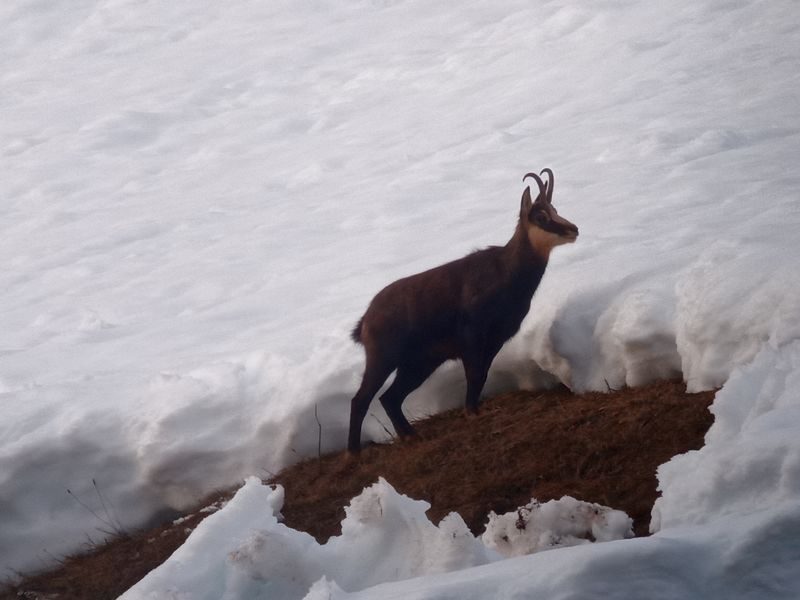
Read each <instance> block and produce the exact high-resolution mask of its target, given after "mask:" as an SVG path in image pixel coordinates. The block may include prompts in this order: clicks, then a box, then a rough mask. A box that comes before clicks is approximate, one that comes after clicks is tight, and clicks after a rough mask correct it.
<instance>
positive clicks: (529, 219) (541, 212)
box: [519, 169, 578, 258]
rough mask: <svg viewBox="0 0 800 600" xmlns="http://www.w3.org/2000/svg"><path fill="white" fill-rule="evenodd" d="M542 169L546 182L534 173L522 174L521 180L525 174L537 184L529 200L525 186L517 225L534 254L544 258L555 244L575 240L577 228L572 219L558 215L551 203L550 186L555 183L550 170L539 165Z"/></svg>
mask: <svg viewBox="0 0 800 600" xmlns="http://www.w3.org/2000/svg"><path fill="white" fill-rule="evenodd" d="M542 173H543V174H544V173H547V179H548V181H547V183H544V182H543V181H542V178H541V177H539V176H538V175H537V174H536V173H528V174H526V175H525V177H523V178H522V181H525V180H526V179H527V178H528V177H531V178H533V179H534V180H535V181H536V185H537V186H538V187H539V195H538V196H537V197H536V201H535V202H534V201H532V200H531V188H530V187H526V188H525V191H524V192H523V193H522V202H521V204H520V213H519V219H520V226H521V227H523V229H524V230H525V231H526V233H527V234H528V241H529V242H530V244H531V247H532V248H533V249H534V250H535V251H536V253H537V254H540V255H541V256H543V257H545V258H546V257H548V256H549V255H550V251H551V250H552V249H553V248H555V247H556V246H560V245H561V244H571V243H572V242H574V241H575V240H576V239H577V237H578V228H577V227H576V226H575V224H574V223H570V222H569V221H567V220H566V219H565V218H563V217H561V216H559V214H558V211H556V209H555V208H554V207H553V186H554V185H555V177H553V171H551V170H550V169H542Z"/></svg>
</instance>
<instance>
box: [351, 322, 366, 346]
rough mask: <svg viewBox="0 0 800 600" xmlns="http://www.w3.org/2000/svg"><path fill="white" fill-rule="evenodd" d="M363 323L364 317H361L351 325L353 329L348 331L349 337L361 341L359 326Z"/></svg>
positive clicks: (358, 342)
mask: <svg viewBox="0 0 800 600" xmlns="http://www.w3.org/2000/svg"><path fill="white" fill-rule="evenodd" d="M363 325H364V317H361V318H360V319H359V320H358V323H356V326H355V327H353V331H351V332H350V338H351V339H352V340H353V341H354V342H355V343H356V344H360V343H361V327H362V326H363Z"/></svg>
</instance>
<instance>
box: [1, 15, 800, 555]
mask: <svg viewBox="0 0 800 600" xmlns="http://www.w3.org/2000/svg"><path fill="white" fill-rule="evenodd" d="M0 26H2V30H3V32H4V35H3V36H0V67H1V68H0V90H1V91H0V109H2V113H3V114H4V115H6V118H5V119H3V120H2V121H0V156H2V160H0V201H1V202H2V207H3V210H2V211H0V229H2V231H3V236H2V237H0V259H2V262H3V264H4V266H5V268H4V269H3V270H2V271H1V272H0V289H3V290H4V294H3V302H2V304H0V331H2V332H3V334H4V335H3V337H2V340H0V399H1V401H0V509H2V510H0V566H2V567H7V568H15V569H21V568H35V567H38V566H42V565H44V564H48V563H50V562H51V559H50V555H51V554H59V553H61V552H66V551H69V550H72V549H75V548H76V547H77V546H78V545H79V544H80V543H81V542H82V541H83V540H84V539H85V535H86V534H87V533H88V534H90V535H92V536H93V537H97V536H98V534H97V531H96V530H97V528H102V527H104V524H103V523H102V522H101V521H99V520H98V519H97V518H95V517H94V516H92V514H91V513H89V512H88V511H87V510H86V509H84V508H82V507H81V506H80V505H78V503H77V502H76V501H75V499H74V497H73V496H71V495H69V494H67V493H66V490H67V489H70V490H71V491H72V493H73V494H74V496H77V497H78V498H80V499H81V500H82V501H83V502H85V503H87V504H88V505H90V506H91V507H93V508H95V509H96V510H97V512H99V514H101V515H103V514H104V513H103V511H102V509H101V507H100V502H99V498H98V497H97V493H96V491H95V489H94V487H93V484H92V479H95V480H96V481H97V484H98V487H99V488H100V489H101V490H102V493H103V494H104V496H105V497H107V499H108V501H109V504H110V509H109V510H110V512H113V513H114V514H115V515H116V518H119V519H120V520H121V521H122V522H123V524H124V525H125V526H127V527H133V526H136V525H138V524H141V523H143V522H145V521H146V520H147V519H148V518H150V517H151V516H153V515H154V514H156V512H157V511H159V510H161V509H164V508H168V507H173V508H181V507H183V506H186V505H187V504H189V503H190V502H192V501H193V500H195V499H196V498H198V497H199V496H200V495H202V494H203V493H204V492H206V491H208V490H211V489H213V488H215V487H218V486H222V485H227V484H232V483H235V482H237V481H240V480H241V479H242V478H243V477H245V476H247V475H249V474H257V475H258V474H264V473H267V472H274V471H275V470H277V469H279V468H280V467H281V466H283V465H285V464H287V463H289V462H291V461H294V460H296V459H297V458H298V457H300V456H303V455H308V454H310V453H315V452H316V444H317V437H316V431H317V430H316V422H315V421H314V408H315V406H316V407H318V412H319V415H320V418H321V420H322V422H323V429H324V435H323V445H324V447H325V449H333V448H339V447H341V446H342V445H343V443H344V436H345V433H346V432H345V427H346V418H347V406H348V402H349V397H350V395H351V394H352V393H353V390H354V389H355V387H356V385H357V383H358V377H359V375H360V370H361V366H362V360H363V359H362V356H361V351H360V349H358V348H356V347H355V346H353V345H352V343H351V342H350V341H349V340H348V339H347V332H348V330H349V328H350V327H351V326H352V324H353V323H354V322H355V320H356V319H357V318H358V317H359V316H360V314H361V311H362V310H363V309H364V307H365V306H366V304H367V302H368V301H369V299H370V298H371V296H372V294H374V293H375V292H376V291H377V290H378V289H379V288H380V287H381V286H382V285H384V284H386V283H388V282H389V281H391V280H393V279H395V278H396V277H399V276H402V275H406V274H409V273H412V272H415V271H417V270H420V269H423V268H426V267H429V266H433V265H435V264H438V263H441V262H443V261H445V260H449V259H452V258H456V257H458V256H460V255H462V254H464V253H466V252H468V251H470V250H471V249H473V248H476V247H480V246H484V245H487V244H492V243H504V242H505V241H506V239H507V237H508V236H509V235H510V234H511V230H512V229H513V226H514V219H515V214H516V208H517V202H518V201H519V194H520V192H521V190H522V186H521V183H520V176H521V175H522V174H523V173H524V172H526V171H528V170H531V169H539V168H541V167H543V166H551V167H553V169H554V170H555V173H556V178H557V184H556V188H557V189H556V193H555V203H556V205H557V207H558V208H559V210H560V211H561V212H562V214H564V215H565V216H566V217H567V218H569V219H570V220H572V221H573V222H575V223H577V224H578V225H579V227H580V229H581V238H580V240H579V242H578V243H577V244H575V245H574V246H571V247H568V248H563V249H559V250H558V251H557V252H556V253H555V254H554V257H553V260H552V261H551V265H550V268H549V271H548V273H547V275H546V276H545V280H544V281H543V283H542V285H541V287H540V289H539V290H538V292H537V295H536V297H535V299H534V302H533V306H532V311H531V315H530V316H529V318H528V320H527V321H526V323H525V324H524V325H523V332H522V333H521V335H519V336H518V337H517V338H516V339H515V340H514V341H513V342H511V343H510V344H509V345H508V346H507V347H506V349H505V350H504V352H503V353H502V354H501V356H500V357H499V358H498V361H497V363H496V365H495V368H494V370H493V373H492V377H491V381H490V385H489V391H492V390H493V389H494V390H497V389H500V388H503V387H509V386H526V387H532V386H537V385H544V384H547V383H548V382H549V381H552V375H547V374H545V373H544V372H543V371H546V372H549V373H551V374H553V375H555V376H556V377H558V378H559V379H561V380H562V381H564V382H566V383H568V384H570V385H571V386H572V387H574V388H575V389H586V388H596V389H604V388H605V381H608V382H609V384H610V385H612V386H618V385H621V384H624V383H628V384H632V385H633V384H636V383H640V382H643V381H646V380H648V379H651V378H655V377H662V376H667V375H674V374H682V375H683V377H684V378H685V380H686V381H687V383H688V385H689V387H690V388H691V389H708V388H711V387H715V386H720V385H722V384H723V383H725V382H726V381H728V380H729V377H730V376H731V373H733V372H734V371H735V370H736V369H737V368H738V367H744V368H745V370H743V371H740V372H737V373H739V374H738V375H737V377H739V378H740V379H741V381H740V382H739V383H737V384H736V386H738V387H736V388H735V389H736V390H739V391H735V392H730V393H728V392H724V391H723V393H721V394H720V396H719V398H718V400H717V402H716V403H715V405H714V412H715V415H716V416H717V421H718V424H719V425H718V426H717V425H715V427H716V429H715V430H713V431H716V433H713V431H712V432H710V433H709V444H708V446H707V448H706V449H704V450H703V451H701V452H700V453H698V454H697V455H690V456H689V457H686V458H681V459H676V460H675V461H673V462H671V463H669V464H668V465H667V466H665V467H664V468H662V470H661V471H660V477H661V482H662V487H663V488H664V490H663V491H664V498H663V500H662V501H661V502H660V503H659V505H658V506H657V507H656V512H657V514H658V515H659V518H660V520H661V524H662V527H663V531H662V534H664V535H666V534H667V532H669V531H671V530H673V529H675V528H678V527H680V526H681V525H682V524H686V523H685V522H684V520H683V519H684V517H678V516H676V515H680V514H683V513H685V512H687V507H689V508H691V510H688V514H689V515H691V523H698V524H704V525H703V526H704V527H705V526H706V525H705V524H707V523H710V522H711V521H713V519H714V517H715V515H716V512H717V511H718V510H719V509H720V506H721V503H720V502H716V501H712V500H713V498H715V497H716V496H724V497H728V496H729V495H730V494H729V493H728V492H730V490H731V489H735V490H737V493H736V494H733V496H734V497H735V498H738V497H739V496H741V497H742V498H743V500H741V503H737V502H738V501H734V500H731V502H730V503H729V504H725V506H726V508H725V514H730V515H734V516H735V515H737V514H740V513H743V512H747V511H749V510H751V509H752V507H753V506H756V505H757V506H759V507H760V508H763V509H765V510H767V513H768V514H767V516H765V517H764V518H765V520H764V521H763V522H768V521H769V519H771V518H772V517H771V516H770V515H771V514H772V513H770V512H769V510H770V507H772V506H773V505H774V506H776V507H777V506H778V504H781V503H783V502H790V501H792V500H795V501H796V500H797V499H798V498H800V493H798V491H797V487H796V485H795V484H794V483H792V482H796V479H792V477H793V475H792V473H795V472H796V471H795V470H792V469H793V467H791V465H792V464H794V463H791V460H793V459H792V458H791V457H794V456H796V455H797V448H798V446H797V445H796V442H794V441H793V440H792V439H791V435H788V434H786V435H784V436H783V437H780V439H772V436H771V435H766V434H764V431H770V429H769V428H767V429H759V428H755V429H753V430H752V431H751V430H750V429H748V428H747V427H744V425H743V423H745V421H746V417H747V416H748V415H751V414H752V416H753V417H755V416H757V415H760V414H761V413H765V410H766V409H765V408H764V407H767V406H772V404H771V403H778V398H781V400H780V403H779V404H780V407H781V411H782V412H777V413H771V414H773V417H772V418H774V419H776V420H777V421H779V422H783V423H785V424H786V426H787V427H788V429H787V431H791V424H793V423H795V422H796V421H793V420H792V415H794V414H795V412H796V411H797V408H796V407H797V402H798V399H797V395H796V394H793V392H792V387H791V386H786V387H785V388H782V387H780V386H779V385H778V384H777V383H770V382H773V381H779V380H780V377H781V376H784V375H785V377H784V380H785V379H786V378H787V377H790V376H791V377H796V375H792V374H793V373H795V372H796V371H797V370H798V368H800V367H798V365H797V360H796V358H794V357H795V351H794V350H792V351H789V350H787V348H789V347H790V346H791V345H792V342H793V341H794V340H797V339H800V318H799V317H798V315H800V270H798V269H797V267H796V259H795V256H796V254H797V252H798V250H800V206H798V190H799V189H800V185H799V184H800V176H798V174H797V172H796V157H797V156H799V155H800V110H798V106H800V97H798V96H800V85H799V84H800V69H799V68H798V66H800V65H799V64H798V63H800V59H798V48H800V14H798V13H797V11H796V10H795V8H794V6H793V4H792V2H790V1H777V2H770V3H756V2H753V1H749V2H748V1H746V0H744V1H742V2H735V3H731V2H717V1H712V0H707V1H704V2H689V1H688V0H687V1H681V2H675V3H669V5H666V4H656V3H604V4H602V5H592V7H591V8H589V7H588V5H584V4H582V3H576V2H568V1H566V0H554V1H552V2H547V3H544V2H543V3H526V2H521V1H520V2H512V1H508V2H478V1H474V2H469V3H459V4H458V5H449V6H448V5H437V6H431V5H430V4H429V3H423V2H416V1H409V2H388V1H387V2H376V1H372V2H368V1H363V2H350V3H346V4H344V3H334V2H324V1H314V2H301V3H284V2H269V3H259V2H248V1H238V2H235V3H224V4H219V3H213V2H191V3H190V2H170V3H166V4H164V3H147V2H145V3H142V2H135V1H133V0H83V1H81V2H71V3H69V5H66V4H59V3H42V2H36V1H33V0H20V1H17V2H14V3H6V4H4V5H3V6H1V7H0ZM769 352H773V353H776V354H775V358H773V359H770V358H769V356H770V355H769V354H765V353H769ZM759 353H761V354H759ZM757 355H758V358H757ZM765 356H767V357H768V358H764V357H765ZM754 359H755V360H756V362H755V363H753V365H754V366H751V367H747V365H749V364H750V363H751V362H752V361H753V360H754ZM759 361H760V362H759ZM779 363H780V364H784V365H786V366H785V367H783V370H782V371H779V372H777V374H776V373H773V372H772V371H771V370H770V369H771V368H772V365H776V364H779ZM747 368H751V369H753V371H752V372H751V371H747V370H746V369H747ZM775 368H776V369H777V367H775ZM776 377H777V379H775V378H776ZM751 379H753V381H751ZM462 385H463V384H462V383H461V380H460V373H459V370H458V368H457V367H451V368H449V369H444V370H443V372H442V373H440V374H438V376H436V377H434V379H433V380H432V381H430V382H429V383H428V384H427V385H426V386H425V387H424V388H423V389H421V390H420V391H419V392H418V393H417V394H415V395H414V397H413V398H411V399H410V401H409V402H408V403H407V406H408V407H409V412H410V414H412V415H423V414H425V413H427V412H430V411H432V410H435V409H438V408H443V407H445V406H453V405H457V404H458V403H459V401H460V400H459V396H460V394H461V390H462V389H463V388H462V387H461V386H462ZM726 389H727V388H726ZM453 390H455V393H453ZM726 394H727V395H726ZM374 412H375V414H376V415H379V416H380V409H378V408H377V407H376V408H375V409H374ZM384 421H385V419H384ZM754 422H755V421H754ZM366 425H367V427H366V429H365V434H366V435H369V436H372V437H374V438H376V439H379V438H381V436H382V435H384V434H383V431H382V429H381V426H380V425H379V424H378V422H377V421H376V420H375V419H372V418H368V419H367V421H366ZM762 438H766V439H768V441H769V443H768V444H767V442H766V441H763V439H762ZM784 438H785V439H784ZM773 442H774V444H778V442H780V444H781V445H780V446H774V445H770V444H773ZM762 443H763V444H767V446H768V447H767V448H766V449H763V448H762V447H761V444H762ZM778 447H779V448H780V452H782V453H783V454H785V456H787V457H789V458H787V459H786V460H787V461H789V462H786V463H784V462H780V461H778V459H777V456H778V450H776V448H778ZM714 448H716V449H714ZM739 451H746V452H747V453H748V454H747V455H748V456H752V461H749V460H748V461H744V463H743V464H742V467H741V471H736V470H733V472H735V473H738V475H736V476H735V477H733V478H728V474H729V473H731V471H732V470H731V468H730V463H731V461H734V459H735V458H736V456H737V453H738V452H739ZM704 452H705V454H703V453H704ZM726 452H727V454H726ZM761 453H763V456H764V457H765V458H764V459H763V460H764V461H765V462H766V464H769V465H771V466H772V468H773V470H772V471H770V472H771V473H783V472H784V469H788V471H787V472H788V473H789V475H788V476H787V477H782V476H778V475H777V474H776V475H775V476H773V477H765V478H764V479H758V478H755V475H753V473H758V472H760V471H759V465H760V464H761V462H760V457H761ZM724 456H727V457H728V458H727V459H726V460H728V461H729V462H728V463H725V462H723V459H724ZM703 457H706V458H703ZM691 461H699V462H697V463H695V462H691ZM787 465H788V466H787ZM701 467H702V468H703V469H708V470H709V471H708V472H709V473H711V474H712V475H714V476H713V477H709V478H706V479H703V478H701V477H700V476H699V475H698V471H697V470H696V469H697V468H701ZM775 469H777V471H775ZM701 479H703V480H702V481H701ZM726 486H727V487H726ZM763 486H766V488H764V489H765V491H763V493H762V492H759V494H756V492H755V490H756V489H762V487H763ZM693 498H694V500H692V499H693ZM709 498H711V499H712V500H709ZM757 500H758V501H757ZM775 510H778V508H775ZM686 518H687V519H688V517H686ZM731 518H734V517H731ZM759 522H762V521H759ZM707 526H708V527H712V526H713V523H712V524H711V525H707ZM754 527H756V525H754ZM708 531H712V532H713V531H714V530H713V529H710V530H708ZM697 535H698V536H700V535H701V534H700V533H698V534H697ZM743 535H744V534H743ZM689 539H691V535H690V536H689ZM747 539H750V538H747ZM628 543H629V542H625V543H623V544H619V546H623V547H625V548H630V546H625V544H628ZM635 543H636V544H642V543H645V542H641V541H637V542H635ZM652 543H656V542H652ZM699 543H700V542H698V544H699ZM603 546H606V545H603ZM609 546H615V545H614V544H611V545H609ZM600 547H602V546H598V548H600ZM45 549H46V551H47V552H45V551H44V550H45ZM579 550H580V551H581V552H590V550H583V549H579ZM630 551H631V550H624V551H622V552H630ZM561 552H562V551H558V552H555V553H551V554H554V555H555V554H560V553H561ZM516 560H519V559H516ZM542 560H543V559H542ZM548 560H550V559H548ZM552 560H555V559H552ZM565 560H566V559H565ZM598 560H600V559H598ZM623 562H624V561H623ZM482 568H485V567H482ZM509 568H510V567H509Z"/></svg>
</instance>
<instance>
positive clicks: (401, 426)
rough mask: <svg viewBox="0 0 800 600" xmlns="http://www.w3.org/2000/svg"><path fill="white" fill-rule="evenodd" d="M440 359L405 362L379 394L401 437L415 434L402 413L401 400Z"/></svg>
mask: <svg viewBox="0 0 800 600" xmlns="http://www.w3.org/2000/svg"><path fill="white" fill-rule="evenodd" d="M440 363H441V361H435V360H426V361H420V362H415V363H407V364H403V365H400V366H399V367H398V368H397V375H396V376H395V378H394V381H393V382H392V385H390V386H389V389H388V390H386V392H384V394H383V395H382V396H381V404H382V405H383V409H384V410H385V411H386V414H387V415H388V416H389V419H391V421H392V426H393V427H394V430H395V431H396V432H397V435H399V436H400V437H401V438H407V437H410V436H412V435H415V434H416V432H415V431H414V428H413V427H412V426H411V423H409V422H408V419H406V417H405V415H404V414H403V410H402V406H403V401H404V400H405V399H406V396H408V395H409V394H410V393H411V392H413V391H414V390H415V389H417V388H418V387H419V386H420V385H422V383H423V382H424V381H425V380H426V379H427V378H428V377H430V376H431V373H433V372H434V371H435V370H436V367H438V366H439V364H440Z"/></svg>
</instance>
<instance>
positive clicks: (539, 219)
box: [530, 210, 547, 226]
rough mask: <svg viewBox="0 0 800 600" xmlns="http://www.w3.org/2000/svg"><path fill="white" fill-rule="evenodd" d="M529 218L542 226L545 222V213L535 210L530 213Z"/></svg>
mask: <svg viewBox="0 0 800 600" xmlns="http://www.w3.org/2000/svg"><path fill="white" fill-rule="evenodd" d="M530 220H531V221H532V222H534V223H536V224H537V225H539V226H542V225H545V224H546V223H547V215H545V214H544V213H543V212H541V211H538V210H537V211H534V212H532V213H531V215H530Z"/></svg>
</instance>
